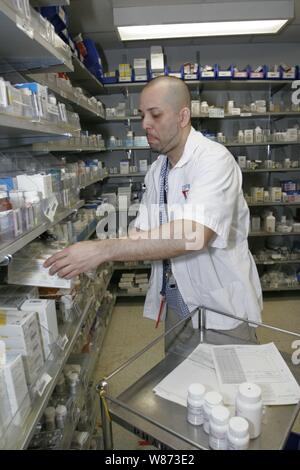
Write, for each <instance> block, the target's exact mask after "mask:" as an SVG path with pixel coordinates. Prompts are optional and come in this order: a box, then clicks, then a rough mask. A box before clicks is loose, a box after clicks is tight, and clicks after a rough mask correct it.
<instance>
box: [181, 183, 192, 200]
mask: <svg viewBox="0 0 300 470" xmlns="http://www.w3.org/2000/svg"><path fill="white" fill-rule="evenodd" d="M190 188H191V186H190V185H189V184H184V185H183V186H182V189H181V191H182V194H183V195H184V199H187V196H188V192H189V190H190Z"/></svg>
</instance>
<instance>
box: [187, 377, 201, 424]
mask: <svg viewBox="0 0 300 470" xmlns="http://www.w3.org/2000/svg"><path fill="white" fill-rule="evenodd" d="M204 395H205V387H204V385H202V384H200V383H194V384H191V385H190V386H189V388H188V396H187V420H188V422H189V423H191V424H193V425H194V426H201V424H203V422H204V416H203V403H204Z"/></svg>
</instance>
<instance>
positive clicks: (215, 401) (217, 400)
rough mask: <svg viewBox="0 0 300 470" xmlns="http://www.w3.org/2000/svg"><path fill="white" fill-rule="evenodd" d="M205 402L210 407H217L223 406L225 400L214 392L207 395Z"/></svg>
mask: <svg viewBox="0 0 300 470" xmlns="http://www.w3.org/2000/svg"><path fill="white" fill-rule="evenodd" d="M204 400H205V402H206V403H207V404H208V405H212V406H217V405H221V403H222V401H223V398H222V395H220V393H219V392H214V391H212V392H207V393H206V394H205V397H204Z"/></svg>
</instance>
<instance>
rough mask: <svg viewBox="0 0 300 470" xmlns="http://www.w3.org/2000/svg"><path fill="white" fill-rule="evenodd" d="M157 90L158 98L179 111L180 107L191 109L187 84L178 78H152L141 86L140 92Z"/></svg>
mask: <svg viewBox="0 0 300 470" xmlns="http://www.w3.org/2000/svg"><path fill="white" fill-rule="evenodd" d="M150 89H151V90H153V91H155V92H156V91H157V93H159V96H160V98H161V99H162V100H163V101H165V102H166V103H168V104H169V105H170V106H172V108H173V109H174V110H175V111H176V112H179V111H180V110H181V109H182V108H188V109H191V96H190V92H189V89H188V87H187V85H186V84H185V83H184V82H183V80H181V79H180V78H176V77H169V76H161V77H157V78H154V79H153V80H151V81H150V82H149V83H147V85H146V86H145V87H144V88H143V91H142V93H146V92H147V90H150Z"/></svg>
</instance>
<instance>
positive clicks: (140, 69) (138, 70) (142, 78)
mask: <svg viewBox="0 0 300 470" xmlns="http://www.w3.org/2000/svg"><path fill="white" fill-rule="evenodd" d="M133 71H134V80H135V81H136V82H146V81H147V80H148V69H147V60H146V59H133Z"/></svg>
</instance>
